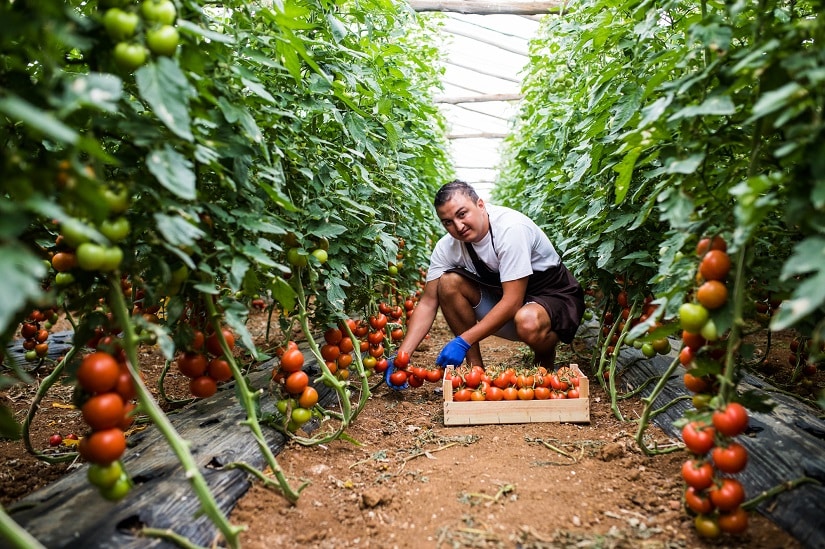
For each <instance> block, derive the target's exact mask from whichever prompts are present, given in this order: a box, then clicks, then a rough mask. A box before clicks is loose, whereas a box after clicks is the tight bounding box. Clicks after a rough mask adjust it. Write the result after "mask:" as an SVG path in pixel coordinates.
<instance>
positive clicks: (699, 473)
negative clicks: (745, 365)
mask: <svg viewBox="0 0 825 549" xmlns="http://www.w3.org/2000/svg"><path fill="white" fill-rule="evenodd" d="M747 426H748V412H747V410H746V409H745V407H744V406H742V405H741V404H739V403H738V402H731V403H728V404H727V405H725V406H722V407H720V408H718V409H717V410H715V411H714V412H713V414H712V415H711V422H710V424H708V422H706V421H703V420H701V419H695V420H693V421H690V422H688V423H687V424H686V425H685V426H684V427H683V428H682V438H683V440H684V442H685V446H686V447H687V449H688V450H689V451H690V452H692V454H693V456H692V457H691V458H690V459H688V460H687V461H686V462H685V463H684V465H682V478H683V479H684V480H685V483H686V484H687V488H686V490H685V505H686V506H687V508H688V509H689V510H690V511H691V512H693V513H695V514H696V517H695V519H694V526H695V527H696V531H697V532H698V533H699V535H701V536H702V537H706V538H715V537H718V536H719V535H720V534H721V533H722V532H727V533H730V534H741V533H742V532H744V531H745V530H747V528H748V513H747V511H745V509H744V508H742V503H743V502H744V501H745V489H744V488H743V487H742V484H741V483H740V482H739V481H738V480H737V479H736V478H733V477H732V476H730V475H735V474H736V473H739V472H741V471H742V470H743V469H744V468H745V466H746V465H747V463H748V452H747V450H746V449H745V447H744V446H742V445H741V444H740V443H738V442H736V441H735V440H734V437H736V436H738V435H740V434H742V433H743V432H744V431H745V429H746V428H747ZM708 454H709V455H708ZM708 458H710V459H708Z"/></svg>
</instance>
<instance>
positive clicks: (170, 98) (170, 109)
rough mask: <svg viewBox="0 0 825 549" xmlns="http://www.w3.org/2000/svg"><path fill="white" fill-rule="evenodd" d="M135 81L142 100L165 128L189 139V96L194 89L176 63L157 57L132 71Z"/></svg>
mask: <svg viewBox="0 0 825 549" xmlns="http://www.w3.org/2000/svg"><path fill="white" fill-rule="evenodd" d="M135 82H137V86H138V91H139V92H140V96H141V97H142V98H143V100H144V101H146V102H147V103H149V106H150V107H152V111H153V112H154V113H155V115H156V116H157V117H158V118H159V119H160V121H161V122H163V123H164V124H165V125H166V127H167V128H169V129H170V130H171V131H172V132H174V133H175V135H177V136H178V137H180V138H182V139H186V140H187V141H192V140H193V139H194V137H193V135H192V129H191V128H190V124H191V121H190V118H189V97H190V96H192V95H193V92H194V90H193V89H192V87H191V86H190V85H189V81H188V80H187V79H186V75H185V74H183V71H182V70H181V69H180V67H179V66H178V65H177V63H176V62H175V61H173V60H171V59H169V58H167V57H160V58H158V59H157V61H156V62H154V63H148V64H146V65H144V66H142V67H141V68H140V69H138V70H137V71H136V72H135Z"/></svg>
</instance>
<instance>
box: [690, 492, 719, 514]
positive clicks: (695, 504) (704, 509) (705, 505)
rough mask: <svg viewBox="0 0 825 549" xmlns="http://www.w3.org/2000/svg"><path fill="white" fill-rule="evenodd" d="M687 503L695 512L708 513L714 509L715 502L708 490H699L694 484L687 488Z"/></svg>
mask: <svg viewBox="0 0 825 549" xmlns="http://www.w3.org/2000/svg"><path fill="white" fill-rule="evenodd" d="M685 505H687V506H688V508H689V509H690V510H691V511H693V512H694V513H699V514H700V515H706V514H708V513H710V512H711V511H713V502H711V501H710V497H709V496H708V495H707V492H704V491H701V490H697V489H696V488H694V487H693V486H688V487H687V490H685Z"/></svg>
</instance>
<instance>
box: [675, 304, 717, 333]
mask: <svg viewBox="0 0 825 549" xmlns="http://www.w3.org/2000/svg"><path fill="white" fill-rule="evenodd" d="M708 318H710V313H708V310H707V309H705V307H704V306H702V305H700V304H699V303H683V304H682V305H681V306H680V307H679V321H680V322H681V324H682V329H683V330H685V331H686V332H690V333H691V334H698V333H699V332H700V331H701V329H702V326H704V325H705V323H706V322H707V321H708Z"/></svg>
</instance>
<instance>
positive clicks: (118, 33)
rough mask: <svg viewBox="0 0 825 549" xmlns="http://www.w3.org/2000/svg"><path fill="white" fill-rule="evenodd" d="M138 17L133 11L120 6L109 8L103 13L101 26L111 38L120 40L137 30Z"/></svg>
mask: <svg viewBox="0 0 825 549" xmlns="http://www.w3.org/2000/svg"><path fill="white" fill-rule="evenodd" d="M138 23H140V18H139V17H138V16H137V14H135V13H129V12H127V11H123V10H122V9H120V8H110V9H108V10H106V13H105V14H104V15H103V26H104V27H105V28H106V32H107V33H108V34H109V36H110V37H111V39H112V40H115V41H121V40H126V39H127V38H131V37H132V36H134V35H135V31H137V26H138Z"/></svg>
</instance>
